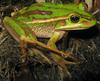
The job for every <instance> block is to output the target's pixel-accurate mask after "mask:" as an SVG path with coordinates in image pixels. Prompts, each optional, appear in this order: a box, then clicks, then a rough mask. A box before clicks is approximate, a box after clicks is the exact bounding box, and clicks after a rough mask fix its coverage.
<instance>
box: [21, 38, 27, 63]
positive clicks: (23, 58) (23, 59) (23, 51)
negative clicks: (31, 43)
mask: <svg viewBox="0 0 100 81" xmlns="http://www.w3.org/2000/svg"><path fill="white" fill-rule="evenodd" d="M26 45H27V43H26V42H25V41H24V40H21V41H20V47H21V62H22V63H26V62H27V60H28V52H27V48H26Z"/></svg>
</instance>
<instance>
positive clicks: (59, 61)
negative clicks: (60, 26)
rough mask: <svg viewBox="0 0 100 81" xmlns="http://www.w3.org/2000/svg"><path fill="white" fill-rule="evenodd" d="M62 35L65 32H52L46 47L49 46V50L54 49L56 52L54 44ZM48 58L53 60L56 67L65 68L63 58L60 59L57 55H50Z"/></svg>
mask: <svg viewBox="0 0 100 81" xmlns="http://www.w3.org/2000/svg"><path fill="white" fill-rule="evenodd" d="M64 33H65V32H62V31H57V32H54V34H53V35H52V37H51V38H50V40H49V41H48V43H47V45H48V46H50V47H51V48H53V49H55V50H58V49H57V47H56V44H55V43H56V42H57V41H58V40H59V39H60V38H61V37H62V35H63V34H64ZM50 56H51V57H52V58H53V60H54V61H55V62H56V63H57V64H58V65H60V66H62V67H64V68H65V64H66V61H65V60H64V58H62V57H60V56H59V55H57V54H55V53H51V54H50Z"/></svg>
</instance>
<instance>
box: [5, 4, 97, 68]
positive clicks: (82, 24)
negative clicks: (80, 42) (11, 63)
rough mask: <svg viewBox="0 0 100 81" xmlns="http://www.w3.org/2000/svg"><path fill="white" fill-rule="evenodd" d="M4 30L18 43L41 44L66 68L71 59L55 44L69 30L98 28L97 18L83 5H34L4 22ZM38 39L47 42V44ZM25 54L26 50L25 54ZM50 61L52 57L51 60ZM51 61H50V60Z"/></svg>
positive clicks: (13, 14) (6, 18)
mask: <svg viewBox="0 0 100 81" xmlns="http://www.w3.org/2000/svg"><path fill="white" fill-rule="evenodd" d="M3 23H4V27H5V28H6V29H7V31H8V32H9V33H10V34H11V36H12V37H13V38H14V39H15V40H16V41H17V42H21V41H24V43H27V44H32V45H39V46H41V47H43V48H45V49H48V50H49V51H51V52H50V54H49V56H50V58H51V59H52V60H53V61H54V62H55V63H56V64H57V65H59V66H60V67H62V68H63V69H65V66H66V64H67V63H69V62H67V61H66V60H65V58H66V57H68V56H70V54H68V53H67V52H63V51H60V50H59V49H58V48H57V46H56V43H57V42H58V41H59V40H60V39H62V38H63V36H64V35H65V34H66V35H68V33H69V31H74V30H77V31H79V30H85V29H89V28H91V27H94V25H96V19H95V18H94V17H93V15H92V14H91V13H90V12H88V11H87V10H86V6H85V4H84V3H79V4H74V3H70V4H54V3H34V4H32V5H31V6H29V7H24V8H22V9H21V10H18V11H16V12H13V13H12V14H11V17H8V16H6V17H5V18H4V20H3ZM37 38H45V39H48V42H47V44H44V43H42V42H40V41H38V39H37ZM24 53H25V51H24ZM48 59H49V58H48ZM49 61H50V62H51V60H50V59H49Z"/></svg>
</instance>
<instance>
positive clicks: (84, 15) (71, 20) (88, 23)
mask: <svg viewBox="0 0 100 81" xmlns="http://www.w3.org/2000/svg"><path fill="white" fill-rule="evenodd" d="M95 24H96V19H95V18H94V17H93V15H92V14H90V13H89V12H87V11H86V10H85V6H84V4H83V3H80V4H79V6H78V7H77V8H76V10H75V9H74V10H72V11H71V12H70V14H69V15H68V17H67V19H66V20H65V25H63V26H59V27H57V28H56V29H57V30H83V29H88V28H90V27H92V26H94V25H95Z"/></svg>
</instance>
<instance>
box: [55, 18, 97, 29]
mask: <svg viewBox="0 0 100 81" xmlns="http://www.w3.org/2000/svg"><path fill="white" fill-rule="evenodd" d="M94 25H96V20H95V19H92V20H90V21H81V22H79V23H75V24H70V25H67V26H61V27H59V28H56V30H63V31H64V30H85V29H88V28H90V27H93V26H94Z"/></svg>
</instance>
